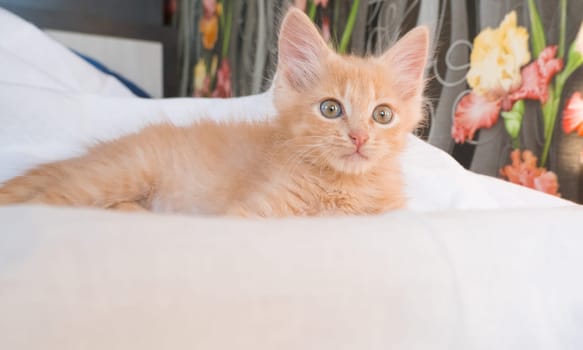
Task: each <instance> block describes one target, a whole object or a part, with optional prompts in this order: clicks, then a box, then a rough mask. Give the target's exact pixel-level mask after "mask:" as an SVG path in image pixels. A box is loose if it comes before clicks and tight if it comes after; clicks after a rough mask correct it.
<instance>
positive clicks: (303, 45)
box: [278, 8, 330, 91]
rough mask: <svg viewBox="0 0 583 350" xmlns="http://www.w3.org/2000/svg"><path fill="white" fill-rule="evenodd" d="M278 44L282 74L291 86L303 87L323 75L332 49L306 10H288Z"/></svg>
mask: <svg viewBox="0 0 583 350" xmlns="http://www.w3.org/2000/svg"><path fill="white" fill-rule="evenodd" d="M278 45H279V51H278V71H279V75H280V76H281V78H283V79H285V81H286V82H287V84H288V85H289V86H290V87H292V88H293V89H295V90H299V91H301V90H302V89H303V88H305V87H306V86H309V85H310V84H311V83H313V82H315V81H316V80H317V79H318V78H319V76H320V74H321V70H322V66H323V62H322V61H323V59H324V58H325V57H326V56H327V55H328V54H329V50H330V49H328V46H327V45H326V42H325V41H324V39H322V36H321V35H320V33H319V32H318V29H317V28H316V26H315V25H314V24H313V23H312V21H310V19H309V18H308V16H306V14H304V13H303V12H302V11H300V10H298V9H297V8H292V9H290V10H289V11H288V13H287V14H286V15H285V18H284V19H283V22H282V25H281V31H280V33H279V44H278Z"/></svg>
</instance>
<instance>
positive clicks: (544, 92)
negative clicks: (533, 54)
mask: <svg viewBox="0 0 583 350" xmlns="http://www.w3.org/2000/svg"><path fill="white" fill-rule="evenodd" d="M556 55H557V46H549V47H547V48H545V49H544V50H543V51H541V53H540V55H539V56H538V59H537V60H536V61H534V62H531V63H530V64H528V65H527V66H525V67H524V68H522V71H521V75H522V84H521V86H520V88H518V90H516V91H514V92H512V93H511V94H510V96H509V97H508V98H507V99H506V100H505V102H503V105H504V107H505V109H506V110H508V109H510V108H512V105H513V104H514V102H515V101H518V100H523V99H527V100H538V101H540V102H541V103H545V102H547V99H548V97H549V84H550V83H551V80H552V79H553V77H554V76H555V75H556V74H557V73H559V72H560V71H561V70H562V69H563V60H562V59H560V58H555V56H556ZM508 104H509V107H508Z"/></svg>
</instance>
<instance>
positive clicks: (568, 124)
mask: <svg viewBox="0 0 583 350" xmlns="http://www.w3.org/2000/svg"><path fill="white" fill-rule="evenodd" d="M563 131H564V132H565V134H569V133H572V132H573V131H577V133H578V134H579V135H580V136H583V98H581V93H580V92H576V93H574V94H573V96H571V98H569V100H568V101H567V105H566V106H565V110H564V111H563Z"/></svg>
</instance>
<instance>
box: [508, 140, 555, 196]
mask: <svg viewBox="0 0 583 350" xmlns="http://www.w3.org/2000/svg"><path fill="white" fill-rule="evenodd" d="M510 159H511V160H512V163H511V164H510V165H507V166H505V167H503V168H502V169H500V175H502V176H503V177H505V178H507V179H508V181H510V182H512V183H515V184H518V185H522V186H525V187H529V188H532V189H535V190H538V191H541V192H545V193H548V194H551V195H554V196H558V197H560V194H559V193H558V191H559V182H558V179H557V175H556V174H555V173H553V172H552V171H548V170H547V169H545V168H539V167H537V166H536V163H537V158H536V157H535V156H534V154H533V153H532V152H531V151H528V150H526V151H524V152H522V153H521V152H520V150H514V151H512V153H511V154H510Z"/></svg>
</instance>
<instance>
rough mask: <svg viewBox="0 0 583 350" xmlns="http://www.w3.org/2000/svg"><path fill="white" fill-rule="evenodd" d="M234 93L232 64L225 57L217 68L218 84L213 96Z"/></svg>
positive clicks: (226, 95)
mask: <svg viewBox="0 0 583 350" xmlns="http://www.w3.org/2000/svg"><path fill="white" fill-rule="evenodd" d="M232 94H233V90H232V86H231V66H230V65H229V61H228V60H227V59H225V58H223V60H222V61H221V65H220V67H219V69H218V70H217V85H216V86H215V91H213V94H212V96H213V97H231V95H232Z"/></svg>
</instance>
